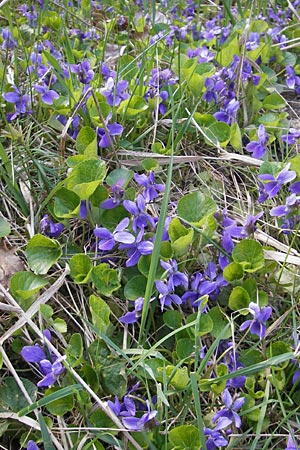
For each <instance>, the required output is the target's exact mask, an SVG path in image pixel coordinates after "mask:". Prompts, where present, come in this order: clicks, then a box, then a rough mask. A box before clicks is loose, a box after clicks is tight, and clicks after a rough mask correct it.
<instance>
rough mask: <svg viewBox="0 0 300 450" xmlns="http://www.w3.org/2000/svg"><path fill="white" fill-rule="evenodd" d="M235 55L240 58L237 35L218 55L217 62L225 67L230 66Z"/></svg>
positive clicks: (227, 42)
mask: <svg viewBox="0 0 300 450" xmlns="http://www.w3.org/2000/svg"><path fill="white" fill-rule="evenodd" d="M235 55H236V56H240V48H239V38H238V36H236V35H235V36H233V37H232V38H229V39H227V41H226V43H225V45H224V46H223V47H222V49H221V50H220V51H219V52H218V53H217V55H216V61H217V62H218V63H219V64H221V66H223V67H224V66H228V65H229V64H230V63H231V62H232V60H233V57H234V56H235Z"/></svg>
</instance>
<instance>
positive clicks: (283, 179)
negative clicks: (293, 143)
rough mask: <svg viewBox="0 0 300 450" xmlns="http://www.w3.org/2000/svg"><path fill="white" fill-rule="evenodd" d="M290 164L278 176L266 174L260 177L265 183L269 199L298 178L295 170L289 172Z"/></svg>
mask: <svg viewBox="0 0 300 450" xmlns="http://www.w3.org/2000/svg"><path fill="white" fill-rule="evenodd" d="M290 165H291V164H290V163H288V164H287V165H286V166H285V167H284V168H283V169H282V170H281V171H280V172H279V173H278V174H277V175H276V177H274V176H273V175H271V174H268V173H264V174H262V175H258V178H259V179H260V180H263V181H265V182H266V183H265V184H264V186H263V187H264V189H265V192H266V195H267V198H273V197H275V195H277V194H278V192H279V191H280V189H281V187H282V186H283V185H284V184H287V183H289V182H290V181H292V180H294V178H296V172H294V171H293V170H289V168H290Z"/></svg>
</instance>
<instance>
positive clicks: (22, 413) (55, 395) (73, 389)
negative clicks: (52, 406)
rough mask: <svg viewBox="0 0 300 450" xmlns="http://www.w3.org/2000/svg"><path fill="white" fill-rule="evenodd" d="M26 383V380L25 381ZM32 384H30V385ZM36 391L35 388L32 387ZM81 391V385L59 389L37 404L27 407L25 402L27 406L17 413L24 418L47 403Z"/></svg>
mask: <svg viewBox="0 0 300 450" xmlns="http://www.w3.org/2000/svg"><path fill="white" fill-rule="evenodd" d="M25 381H28V380H25ZM31 384H32V383H31ZM34 387H35V389H36V386H34ZM81 390H83V387H82V386H81V384H72V385H71V386H67V387H64V388H59V389H58V390H56V391H55V392H52V393H51V394H48V395H46V396H44V397H42V398H41V399H40V400H38V401H37V402H34V403H32V404H31V405H28V402H26V404H27V406H25V407H22V409H21V410H20V411H19V416H20V417H22V416H26V415H27V414H29V413H30V412H32V411H34V410H35V409H37V408H41V407H42V406H47V405H48V404H49V403H51V402H54V401H56V400H59V399H61V398H64V397H67V396H68V395H70V394H75V393H77V391H81Z"/></svg>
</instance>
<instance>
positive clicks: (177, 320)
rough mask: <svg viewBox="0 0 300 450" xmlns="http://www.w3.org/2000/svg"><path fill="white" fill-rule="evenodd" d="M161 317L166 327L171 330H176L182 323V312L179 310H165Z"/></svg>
mask: <svg viewBox="0 0 300 450" xmlns="http://www.w3.org/2000/svg"><path fill="white" fill-rule="evenodd" d="M163 319H164V322H165V324H166V325H167V327H169V328H171V330H176V329H177V328H179V327H181V325H182V314H181V313H180V312H179V311H170V310H168V311H166V312H164V314H163Z"/></svg>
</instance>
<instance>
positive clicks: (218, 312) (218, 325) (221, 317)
mask: <svg viewBox="0 0 300 450" xmlns="http://www.w3.org/2000/svg"><path fill="white" fill-rule="evenodd" d="M222 311H223V310H222V309H221V308H220V307H219V306H214V307H213V308H211V310H210V311H209V312H208V313H207V315H208V316H209V317H210V318H211V320H212V322H213V329H212V330H211V331H210V334H211V335H212V336H213V337H215V338H216V337H218V336H220V334H221V333H222V331H223V330H224V329H225V328H226V326H227V325H228V321H229V320H228V319H227V318H226V316H225V314H224V313H223V312H222ZM230 336H231V330H230V328H228V331H227V333H226V334H225V335H224V336H223V339H227V338H229V337H230Z"/></svg>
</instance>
